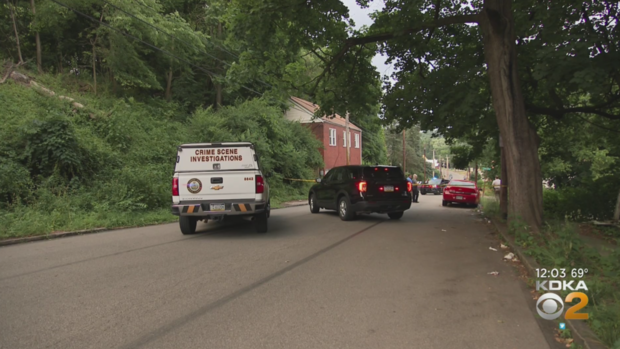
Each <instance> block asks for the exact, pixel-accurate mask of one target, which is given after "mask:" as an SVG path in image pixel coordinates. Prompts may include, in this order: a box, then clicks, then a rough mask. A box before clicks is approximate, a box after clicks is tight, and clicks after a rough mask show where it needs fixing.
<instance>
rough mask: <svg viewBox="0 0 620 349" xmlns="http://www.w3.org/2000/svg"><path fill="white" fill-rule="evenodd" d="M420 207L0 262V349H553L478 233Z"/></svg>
mask: <svg viewBox="0 0 620 349" xmlns="http://www.w3.org/2000/svg"><path fill="white" fill-rule="evenodd" d="M420 201H421V202H420V203H418V204H413V206H412V209H411V210H409V211H407V212H406V213H405V215H404V217H403V218H402V219H401V220H400V221H390V220H389V219H388V218H387V216H385V215H370V216H365V217H362V218H360V219H358V220H356V221H352V222H343V221H341V220H340V219H339V218H338V217H337V216H336V215H335V213H328V212H323V211H322V212H321V213H320V214H316V215H312V214H310V212H309V210H308V207H307V206H302V207H293V208H287V209H280V210H274V211H273V212H272V216H271V218H270V231H269V232H268V233H267V234H262V235H261V234H256V233H255V232H254V230H253V229H252V226H251V225H250V224H249V223H247V222H241V223H239V222H233V223H218V224H213V223H209V224H206V225H200V224H199V229H200V230H201V231H202V233H200V234H197V235H194V236H189V237H187V236H183V235H181V233H180V232H179V229H178V226H177V225H176V224H167V225H160V226H152V227H144V228H136V229H126V230H118V231H110V232H103V233H98V234H92V235H84V236H78V237H70V238H63V239H56V240H51V241H42V242H33V243H28V244H21V245H14V246H8V247H2V248H0V348H7V349H18V348H62V349H71V348H76V349H85V348H106V349H109V348H209V349H216V348H269V349H292V348H338V349H340V348H355V349H360V348H381V349H386V348H441V349H445V348H476V349H479V348H502V349H510V348H530V349H536V348H549V346H548V344H547V342H546V340H545V338H544V336H543V334H542V331H541V329H540V327H539V326H538V325H537V322H536V320H535V317H534V315H533V314H532V311H531V310H530V305H531V303H532V302H533V301H532V300H531V299H529V298H527V297H526V295H525V294H524V286H523V285H522V284H523V283H522V282H521V281H520V280H519V279H518V278H517V276H516V273H515V271H514V270H513V267H512V266H511V265H509V263H505V262H503V261H502V256H503V254H502V253H501V252H492V251H490V250H489V246H495V247H498V246H497V245H498V241H497V240H496V238H495V237H494V236H492V235H491V234H490V230H489V229H488V227H487V226H485V223H482V222H480V221H478V220H477V218H478V217H477V216H475V215H472V214H473V213H474V212H473V210H471V209H466V208H459V207H441V197H440V196H433V195H425V196H420ZM490 271H499V273H500V274H499V276H492V275H488V274H487V273H488V272H490Z"/></svg>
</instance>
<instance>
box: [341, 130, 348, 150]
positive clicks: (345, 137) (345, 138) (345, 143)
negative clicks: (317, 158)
mask: <svg viewBox="0 0 620 349" xmlns="http://www.w3.org/2000/svg"><path fill="white" fill-rule="evenodd" d="M342 146H343V147H346V146H347V131H342Z"/></svg>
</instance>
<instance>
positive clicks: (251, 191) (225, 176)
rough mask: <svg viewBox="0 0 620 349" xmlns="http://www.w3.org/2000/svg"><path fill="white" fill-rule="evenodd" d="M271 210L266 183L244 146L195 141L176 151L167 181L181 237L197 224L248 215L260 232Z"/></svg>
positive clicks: (254, 156) (247, 145)
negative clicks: (173, 166)
mask: <svg viewBox="0 0 620 349" xmlns="http://www.w3.org/2000/svg"><path fill="white" fill-rule="evenodd" d="M270 211H271V203H270V200H269V185H268V184H267V181H266V179H265V176H264V175H263V173H262V171H261V169H260V166H259V161H258V155H257V154H256V152H255V149H254V145H253V144H252V143H249V142H231V143H195V144H183V145H181V146H179V147H178V151H177V161H176V166H175V169H174V176H173V178H172V214H174V215H176V216H179V226H180V228H181V233H183V234H184V235H187V234H193V233H195V231H196V224H197V222H198V221H199V220H202V221H205V222H206V221H207V220H209V219H212V220H221V219H223V218H224V217H225V216H229V215H231V216H232V215H234V216H250V217H251V218H252V220H253V222H254V225H255V227H256V231H257V232H259V233H265V232H267V219H268V218H269V214H270Z"/></svg>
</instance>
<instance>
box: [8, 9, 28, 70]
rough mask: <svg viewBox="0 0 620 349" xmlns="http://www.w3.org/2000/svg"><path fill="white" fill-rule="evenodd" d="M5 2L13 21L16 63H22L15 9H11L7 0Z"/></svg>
mask: <svg viewBox="0 0 620 349" xmlns="http://www.w3.org/2000/svg"><path fill="white" fill-rule="evenodd" d="M6 3H7V4H9V12H10V13H11V20H12V21H13V31H14V32H15V42H16V43H17V56H18V58H19V62H18V64H23V63H24V59H23V58H22V47H21V45H20V44H19V33H18V32H17V23H16V22H15V11H13V4H11V2H10V1H9V0H6Z"/></svg>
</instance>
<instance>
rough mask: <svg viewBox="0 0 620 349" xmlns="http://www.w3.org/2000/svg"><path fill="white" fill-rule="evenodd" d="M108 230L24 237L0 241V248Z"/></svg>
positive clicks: (87, 230)
mask: <svg viewBox="0 0 620 349" xmlns="http://www.w3.org/2000/svg"><path fill="white" fill-rule="evenodd" d="M114 229H116V228H114ZM108 230H113V229H109V228H94V229H84V230H77V231H62V232H58V233H50V234H46V235H37V236H28V237H24V238H14V239H7V240H0V247H2V246H9V245H16V244H21V243H24V242H31V241H40V240H51V239H58V238H64V237H68V236H76V235H84V234H93V233H100V232H103V231H108Z"/></svg>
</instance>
